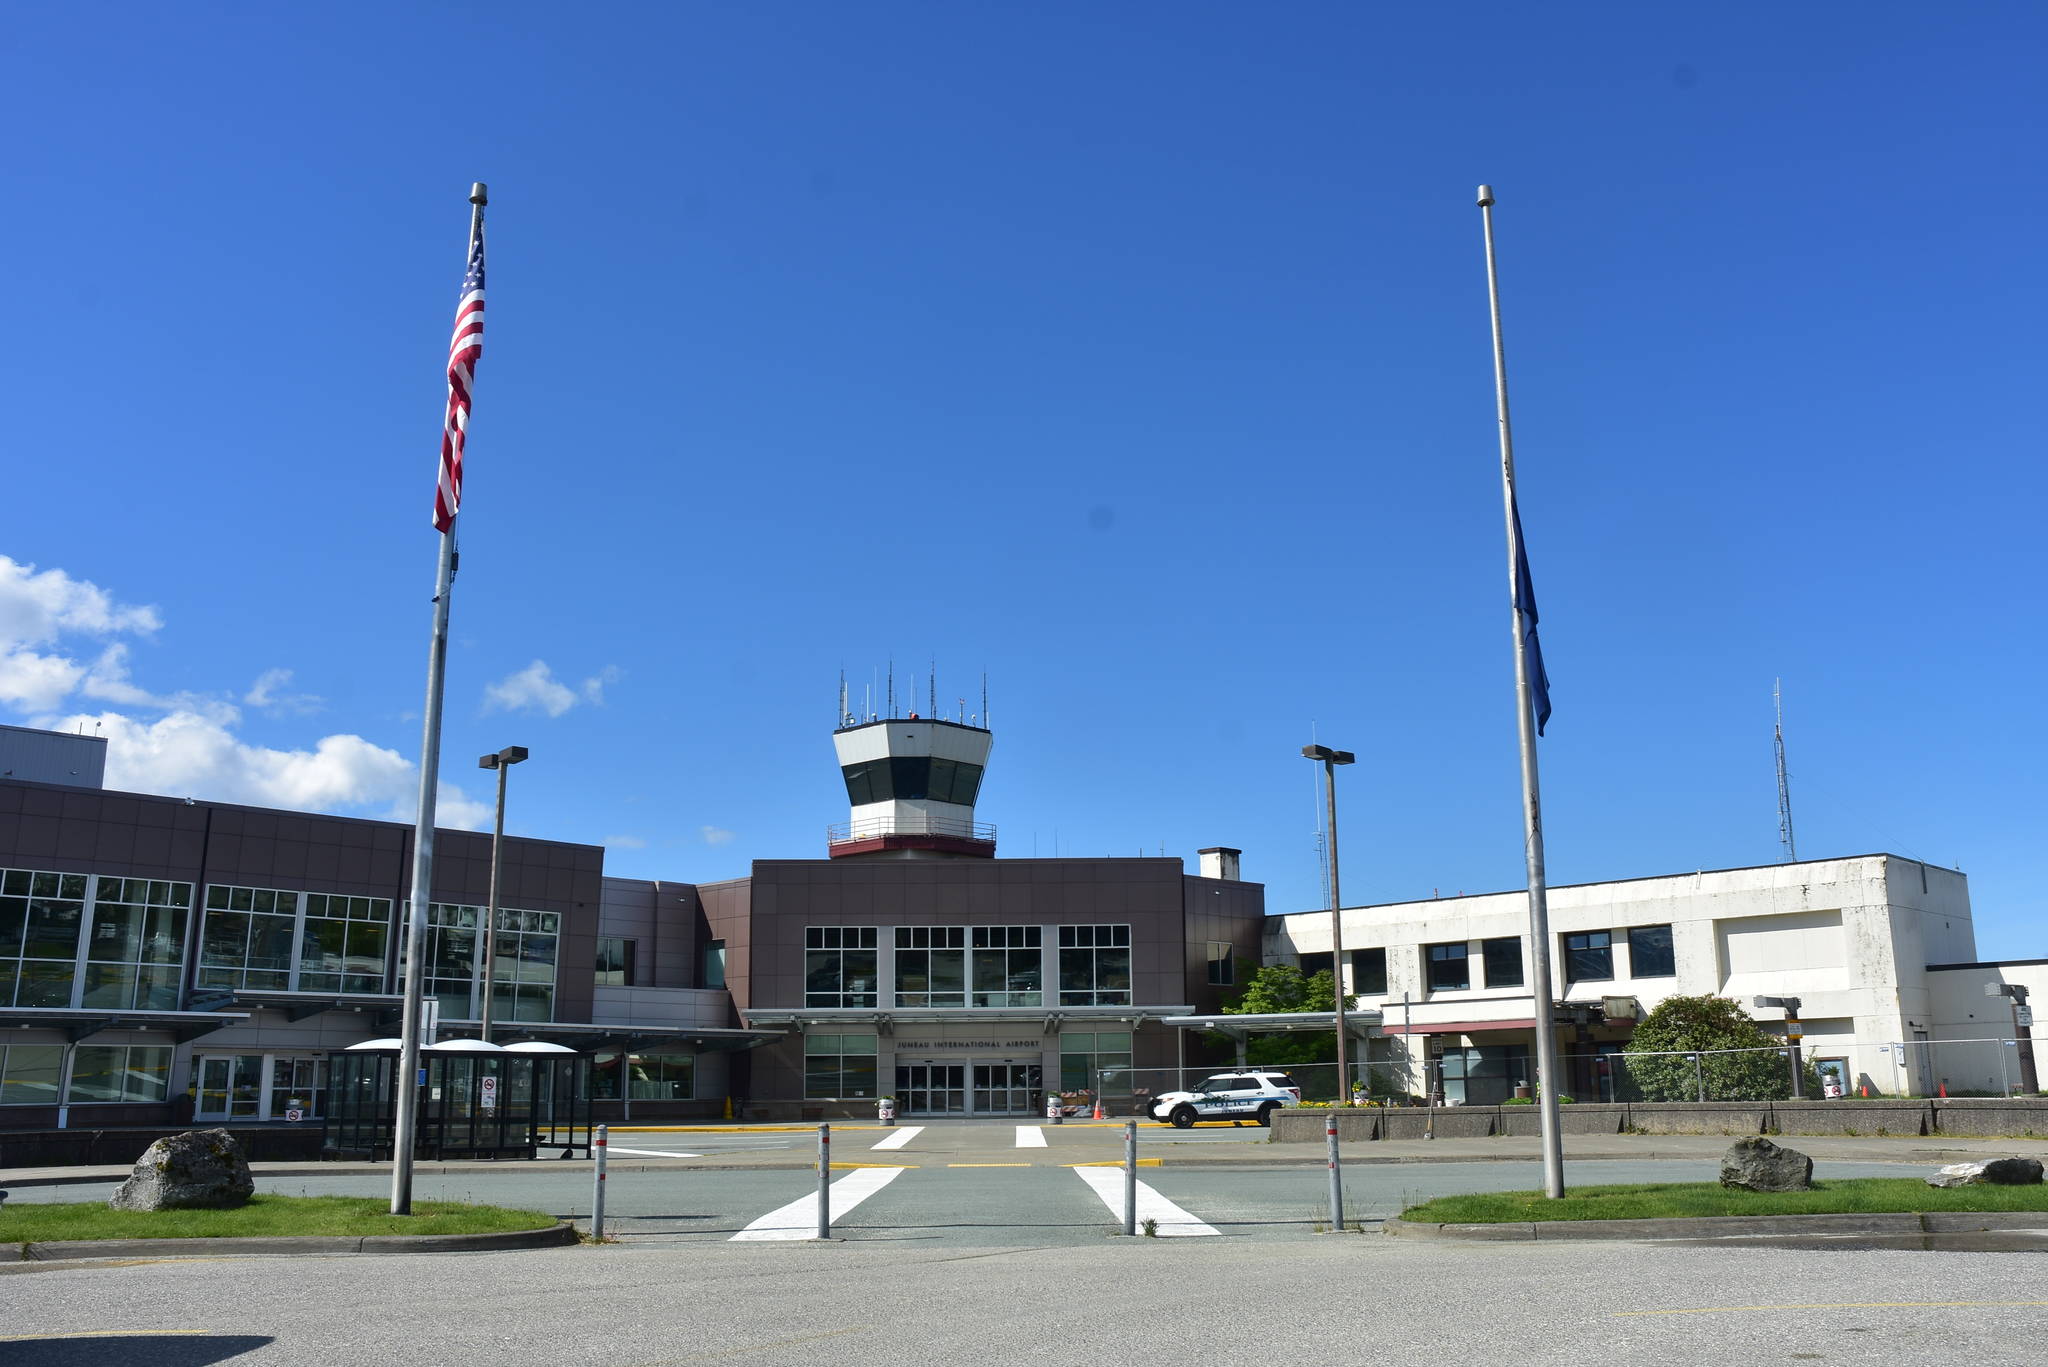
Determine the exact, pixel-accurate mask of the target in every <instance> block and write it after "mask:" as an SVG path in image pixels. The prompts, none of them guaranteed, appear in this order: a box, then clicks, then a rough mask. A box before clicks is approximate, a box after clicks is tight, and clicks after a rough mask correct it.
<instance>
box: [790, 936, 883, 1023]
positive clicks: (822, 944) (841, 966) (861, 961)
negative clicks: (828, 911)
mask: <svg viewBox="0 0 2048 1367" xmlns="http://www.w3.org/2000/svg"><path fill="white" fill-rule="evenodd" d="M877 943H878V939H877V935H876V931H875V928H874V927H873V926H806V927H804V1005H806V1006H874V1005H876V994H877V992H878V991H879V988H878V986H877V980H878V978H879V977H880V974H879V972H878V970H877V968H876V961H877V960H876V956H877V950H876V945H877Z"/></svg>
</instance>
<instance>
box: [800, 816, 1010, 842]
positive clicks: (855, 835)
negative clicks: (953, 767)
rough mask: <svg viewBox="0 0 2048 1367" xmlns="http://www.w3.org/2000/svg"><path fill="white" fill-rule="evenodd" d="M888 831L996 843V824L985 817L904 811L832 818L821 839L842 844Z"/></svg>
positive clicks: (887, 832) (880, 837) (874, 838)
mask: <svg viewBox="0 0 2048 1367" xmlns="http://www.w3.org/2000/svg"><path fill="white" fill-rule="evenodd" d="M892 835H942V836H950V837H952V838H953V839H956V840H975V841H981V842H983V843H986V844H990V845H993V844H995V843H996V828H995V827H994V826H992V825H990V824H989V823H988V822H986V821H963V820H961V819H960V818H959V817H953V816H938V815H934V814H933V813H930V812H904V813H902V814H900V815H897V816H870V817H863V818H861V819H860V820H859V821H840V822H835V823H834V824H832V825H830V826H827V827H826V828H825V843H826V844H828V845H844V844H848V843H849V842H852V841H856V840H880V839H882V838H883V837H885V836H892Z"/></svg>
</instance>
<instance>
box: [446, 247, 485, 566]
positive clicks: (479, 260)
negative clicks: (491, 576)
mask: <svg viewBox="0 0 2048 1367" xmlns="http://www.w3.org/2000/svg"><path fill="white" fill-rule="evenodd" d="M483 354H484V230H483V223H482V220H481V219H479V220H478V223H477V230H476V236H475V238H474V239H473V240H472V241H471V242H470V244H469V272H468V274H466V275H464V276H463V277H462V297H461V298H460V299H458V300H457V301H456V304H455V335H454V337H452V338H451V339H449V342H448V416H447V417H446V418H445V419H443V421H442V423H441V482H440V484H439V485H438V486H436V488H435V490H434V530H435V531H437V532H445V531H447V530H448V528H449V527H451V526H453V525H454V523H455V514H456V513H458V512H460V511H461V509H462V445H463V439H464V438H465V436H466V435H467V434H468V432H469V395H470V388H471V386H472V384H473V383H474V382H475V379H476V362H477V357H479V356H481V355H483Z"/></svg>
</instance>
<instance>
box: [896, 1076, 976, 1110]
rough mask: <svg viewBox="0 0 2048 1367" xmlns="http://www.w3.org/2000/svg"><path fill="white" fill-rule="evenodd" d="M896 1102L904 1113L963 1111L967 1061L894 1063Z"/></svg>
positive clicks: (965, 1106) (965, 1104)
mask: <svg viewBox="0 0 2048 1367" xmlns="http://www.w3.org/2000/svg"><path fill="white" fill-rule="evenodd" d="M896 1104H897V1106H898V1108H899V1109H900V1110H901V1112H902V1113H903V1114H904V1115H964V1114H966V1112H967V1065H965V1064H963V1063H899V1064H897V1065H896Z"/></svg>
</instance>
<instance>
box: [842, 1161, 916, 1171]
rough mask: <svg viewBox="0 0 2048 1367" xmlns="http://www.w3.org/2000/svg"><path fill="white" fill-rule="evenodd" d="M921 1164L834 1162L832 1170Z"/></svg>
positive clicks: (901, 1166)
mask: <svg viewBox="0 0 2048 1367" xmlns="http://www.w3.org/2000/svg"><path fill="white" fill-rule="evenodd" d="M921 1166H922V1164H918V1163H834V1164H833V1165H832V1167H833V1170H834V1171H837V1170H838V1169H840V1168H915V1167H921Z"/></svg>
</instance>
